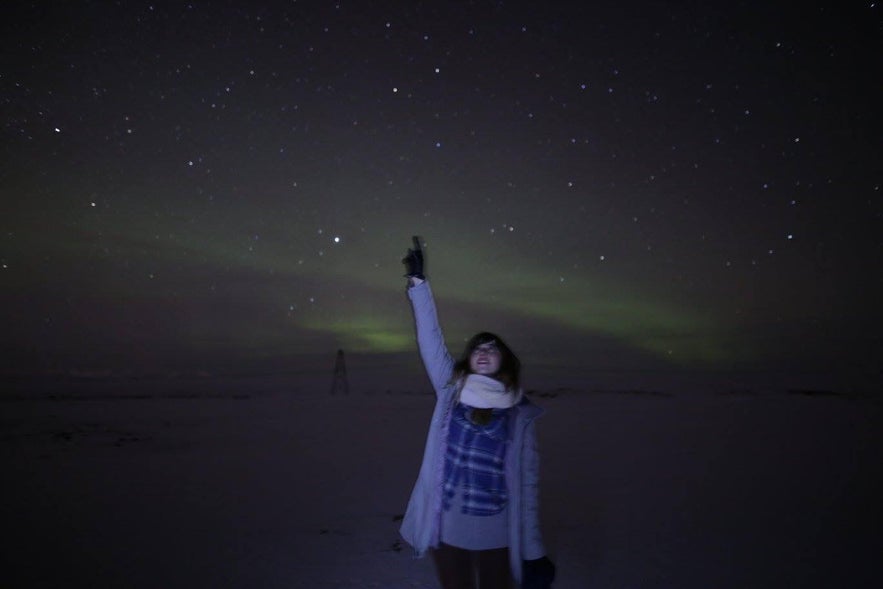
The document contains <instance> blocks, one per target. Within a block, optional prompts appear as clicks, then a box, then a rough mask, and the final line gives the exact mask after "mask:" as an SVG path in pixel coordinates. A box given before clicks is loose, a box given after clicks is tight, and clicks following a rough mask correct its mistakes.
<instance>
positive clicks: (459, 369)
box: [454, 331, 521, 390]
mask: <svg viewBox="0 0 883 589" xmlns="http://www.w3.org/2000/svg"><path fill="white" fill-rule="evenodd" d="M490 342H494V343H496V344H497V349H498V350H500V370H498V371H497V373H496V374H495V375H494V378H495V379H497V380H499V381H500V382H502V383H503V384H504V385H506V388H507V389H510V390H518V385H519V383H520V380H519V379H520V376H521V362H520V361H519V360H518V356H516V355H515V354H514V353H513V352H512V350H511V349H510V348H509V346H507V345H506V342H504V341H503V340H502V339H501V338H500V336H498V335H496V334H493V333H490V332H488V331H482V332H481V333H477V334H475V335H473V336H472V337H471V338H470V339H469V341H468V342H466V348H465V349H464V350H463V354H462V355H461V356H460V359H459V360H457V362H456V363H455V364H454V380H457V379H459V378H462V377H463V376H465V375H467V374H470V372H471V371H470V369H469V357H470V356H471V355H472V352H473V350H475V348H477V347H478V346H480V345H483V344H487V343H490Z"/></svg>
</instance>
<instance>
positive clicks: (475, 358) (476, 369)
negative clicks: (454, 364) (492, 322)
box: [469, 341, 501, 376]
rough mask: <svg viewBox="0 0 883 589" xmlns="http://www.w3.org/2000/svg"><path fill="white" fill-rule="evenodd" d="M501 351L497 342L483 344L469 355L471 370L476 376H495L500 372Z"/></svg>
mask: <svg viewBox="0 0 883 589" xmlns="http://www.w3.org/2000/svg"><path fill="white" fill-rule="evenodd" d="M500 360H501V355H500V350H499V348H497V342H493V341H491V342H487V343H486V344H481V345H479V346H478V347H477V348H475V349H474V350H472V353H471V354H470V355H469V370H470V371H472V373H474V374H481V375H483V376H493V375H495V374H496V373H497V372H499V371H500Z"/></svg>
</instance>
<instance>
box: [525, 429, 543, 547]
mask: <svg viewBox="0 0 883 589" xmlns="http://www.w3.org/2000/svg"><path fill="white" fill-rule="evenodd" d="M521 461H522V462H521V468H522V476H521V514H522V515H521V517H522V518H523V519H522V530H523V532H522V534H523V535H522V544H521V546H522V558H524V559H525V560H534V559H536V558H540V557H542V556H545V555H546V547H545V546H544V545H543V537H542V534H541V533H540V505H539V504H540V455H539V451H538V449H537V436H536V426H535V424H534V422H533V421H532V422H531V423H529V424H528V425H527V429H526V430H525V432H524V445H523V447H522V458H521Z"/></svg>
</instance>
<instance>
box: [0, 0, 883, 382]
mask: <svg viewBox="0 0 883 589" xmlns="http://www.w3.org/2000/svg"><path fill="white" fill-rule="evenodd" d="M540 4H542V6H540ZM570 4H572V3H550V4H548V5H546V4H544V3H536V2H512V3H509V2H481V3H451V2H437V3H436V2H429V3H402V2H389V3H370V7H369V5H366V4H362V3H345V2H338V3H335V2H269V3H266V4H264V5H263V6H262V7H260V8H258V7H247V6H244V5H243V6H236V5H229V4H226V3H224V4H221V3H195V2H191V3H186V2H184V3H177V2H172V3H155V4H149V3H144V4H129V3H127V4H126V5H125V6H123V7H120V6H105V5H98V4H95V5H87V6H85V7H74V6H67V7H65V6H55V7H51V8H49V7H31V8H22V7H18V8H16V9H8V8H5V9H4V10H6V11H13V12H15V14H14V15H10V16H11V17H14V18H6V19H3V22H4V23H5V24H4V25H3V27H4V30H3V35H2V41H0V43H2V48H3V51H2V69H0V109H2V110H0V113H2V117H3V127H2V133H3V135H2V137H3V139H2V150H3V164H2V168H0V193H2V214H0V231H2V233H0V264H2V265H0V285H2V294H0V296H2V303H3V306H4V308H5V310H6V311H7V319H6V326H5V329H3V330H2V332H3V335H2V339H0V343H2V347H3V352H4V353H3V357H4V362H3V365H2V367H0V368H2V372H3V373H7V374H15V373H38V374H39V373H50V372H57V371H61V372H65V371H71V370H96V371H100V370H106V371H111V372H118V371H119V372H134V373H137V372H139V371H145V372H150V371H157V370H159V371H162V370H168V369H170V368H175V369H182V370H196V369H199V370H207V371H210V372H211V371H215V370H217V371H224V370H233V371H235V370H237V367H241V369H242V370H246V369H252V368H253V367H256V366H257V367H276V368H278V367H284V366H286V365H287V363H289V362H290V361H291V359H292V358H293V357H296V356H298V355H302V354H323V353H325V351H326V350H327V352H328V354H329V358H333V354H334V351H335V350H336V349H337V348H343V349H346V350H350V351H355V352H363V353H399V352H407V351H409V350H412V349H413V348H414V339H413V333H412V324H411V318H410V312H409V310H408V305H407V302H406V299H405V296H404V280H403V278H402V266H401V263H400V259H401V257H402V256H403V255H404V253H405V250H406V249H407V247H409V245H410V240H411V235H414V234H418V235H420V236H421V237H422V239H423V241H424V242H425V244H426V254H427V260H428V275H429V277H430V280H431V281H432V285H433V289H434V292H435V294H436V296H437V299H438V306H439V309H440V313H441V317H442V321H443V326H444V328H445V332H446V334H447V336H448V339H449V342H450V343H451V344H452V347H456V346H458V345H459V344H460V343H461V342H462V341H463V339H465V338H466V337H468V336H469V335H471V334H472V333H474V332H475V331H479V330H485V329H486V330H491V331H496V332H498V333H500V334H501V335H503V336H504V337H506V339H507V340H508V341H509V343H510V344H511V345H512V346H513V347H514V348H515V349H516V350H517V351H518V352H519V354H520V355H521V356H522V358H523V360H524V361H525V362H535V363H538V364H549V365H556V366H562V367H568V366H580V367H583V368H585V367H587V366H588V367H592V366H596V367H598V368H604V367H609V366H628V367H636V368H640V367H643V366H659V365H666V364H669V363H670V364H672V365H676V366H688V367H693V366H696V367H702V366H713V367H726V366H732V365H742V364H744V365H753V364H755V363H758V364H763V363H767V364H769V363H785V364H787V363H791V362H794V363H798V364H800V363H803V364H806V365H813V364H818V363H819V362H831V363H840V364H843V363H846V364H849V363H853V364H855V365H857V366H863V367H867V366H874V365H879V356H880V352H881V349H880V343H879V342H880V339H879V329H880V327H881V325H883V321H881V317H883V314H881V311H880V309H879V303H878V301H879V300H881V298H883V281H881V273H880V268H881V258H883V247H881V243H883V241H881V237H880V235H881V231H880V230H881V225H883V223H881V221H883V197H881V191H880V185H881V181H883V179H881V176H880V174H881V170H883V166H881V152H880V138H881V133H880V132H881V125H880V115H879V113H878V110H879V104H880V103H881V98H883V96H881V94H883V91H881V86H880V84H879V82H878V80H877V78H878V77H879V76H878V75H877V74H876V73H875V72H878V71H879V66H880V57H879V56H880V55H881V51H880V49H881V26H880V22H881V20H880V13H879V7H878V6H876V5H874V4H863V5H861V6H858V5H855V6H851V7H843V6H840V5H835V4H831V5H830V6H829V7H807V8H805V9H803V10H802V13H801V16H800V18H799V19H797V18H794V16H793V15H792V14H790V13H789V12H787V11H786V10H785V8H781V9H779V8H776V6H775V5H773V6H770V4H769V3H749V4H748V5H740V6H735V7H734V6H728V7H726V8H722V7H714V8H712V7H707V6H704V5H700V4H696V5H689V6H679V5H678V6H676V5H673V4H672V5H667V4H665V3H646V2H639V3H637V4H635V5H630V6H628V7H626V6H622V5H621V4H620V3H612V2H594V3H587V5H586V6H583V7H573V6H569V5H570ZM330 361H331V360H329V362H330Z"/></svg>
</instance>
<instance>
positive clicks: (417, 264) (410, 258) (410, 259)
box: [402, 235, 426, 280]
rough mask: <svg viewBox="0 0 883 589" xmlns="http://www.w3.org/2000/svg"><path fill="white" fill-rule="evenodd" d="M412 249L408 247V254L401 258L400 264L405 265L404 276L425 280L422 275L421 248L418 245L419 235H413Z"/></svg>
mask: <svg viewBox="0 0 883 589" xmlns="http://www.w3.org/2000/svg"><path fill="white" fill-rule="evenodd" d="M412 239H413V240H414V249H409V250H408V254H407V255H406V256H405V257H404V258H402V264H404V265H405V276H407V277H408V278H419V279H420V280H425V279H426V277H425V276H423V248H422V247H420V237H418V236H417V235H415V236H414V237H413V238H412Z"/></svg>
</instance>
